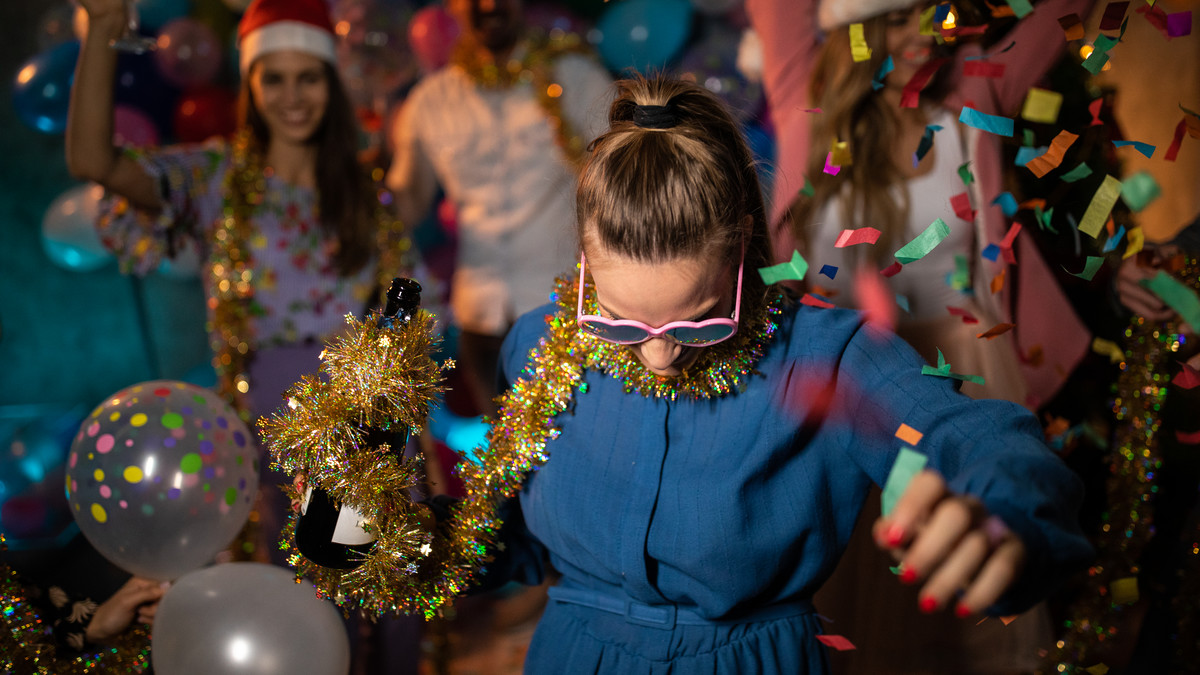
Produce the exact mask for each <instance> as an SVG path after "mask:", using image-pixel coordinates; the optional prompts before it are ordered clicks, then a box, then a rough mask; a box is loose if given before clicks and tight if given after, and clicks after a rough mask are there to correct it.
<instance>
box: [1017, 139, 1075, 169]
mask: <svg viewBox="0 0 1200 675" xmlns="http://www.w3.org/2000/svg"><path fill="white" fill-rule="evenodd" d="M1077 138H1079V136H1078V135H1077V134H1073V133H1071V132H1069V131H1067V130H1066V129H1063V130H1062V131H1060V132H1058V135H1057V136H1055V137H1054V140H1053V141H1050V149H1049V150H1047V151H1046V152H1045V153H1043V154H1042V155H1041V156H1039V157H1036V158H1034V159H1032V160H1030V161H1029V163H1027V164H1026V165H1025V168H1027V169H1029V170H1030V171H1032V172H1033V175H1035V176H1037V177H1038V178H1041V177H1042V176H1045V175H1046V174H1048V173H1050V172H1051V171H1053V170H1054V169H1056V168H1058V165H1059V164H1062V161H1063V155H1064V154H1066V152H1067V148H1070V147H1071V144H1072V143H1074V142H1075V139H1077Z"/></svg>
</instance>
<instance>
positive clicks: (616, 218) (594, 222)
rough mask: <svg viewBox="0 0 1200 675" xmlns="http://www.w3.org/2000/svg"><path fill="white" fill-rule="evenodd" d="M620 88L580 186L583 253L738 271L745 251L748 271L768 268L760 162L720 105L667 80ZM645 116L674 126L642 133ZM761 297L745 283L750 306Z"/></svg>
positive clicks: (754, 285)
mask: <svg viewBox="0 0 1200 675" xmlns="http://www.w3.org/2000/svg"><path fill="white" fill-rule="evenodd" d="M616 86H617V97H616V100H615V101H614V102H613V104H612V108H611V109H610V111H609V128H608V131H606V132H605V133H604V134H602V135H601V136H600V137H599V138H597V139H596V141H595V142H594V143H593V145H592V152H591V156H590V158H589V159H588V161H587V163H586V164H585V165H584V167H583V171H582V173H581V174H580V178H579V188H578V192H577V212H576V213H577V230H578V234H579V241H580V242H581V244H583V245H584V247H585V248H586V246H587V245H588V244H589V243H598V244H600V245H602V246H604V247H605V248H606V249H609V250H611V251H613V252H616V253H619V254H621V255H624V256H628V257H630V258H633V259H635V260H639V261H643V262H651V263H654V262H663V261H669V260H673V259H676V258H679V257H681V256H693V255H712V254H718V255H720V256H721V257H722V259H723V260H727V261H736V260H737V257H738V254H739V253H740V252H741V251H742V246H743V243H744V245H745V256H746V257H745V265H746V268H747V269H749V270H756V269H758V268H760V267H764V266H766V265H770V264H771V262H772V259H771V244H770V241H769V239H768V236H767V221H766V216H765V212H764V209H763V200H762V193H761V192H760V189H759V184H758V174H757V172H756V170H755V163H754V158H753V155H751V153H750V149H749V148H748V147H747V146H746V142H745V140H744V139H743V138H742V135H741V132H740V131H739V130H738V127H737V124H736V123H735V122H734V121H733V118H732V117H731V116H730V114H729V112H728V111H727V110H726V109H725V106H724V105H723V104H722V103H721V101H720V100H719V99H717V98H716V97H715V96H713V95H712V94H711V93H710V92H709V91H708V90H706V89H704V88H703V87H700V86H697V85H695V84H693V83H690V82H684V81H681V80H674V79H668V78H665V77H662V76H653V77H650V78H646V77H638V78H635V79H628V80H621V81H619V82H617V83H616ZM639 106H662V107H664V108H665V109H666V114H667V115H668V116H669V117H670V119H671V120H672V121H673V122H674V124H673V125H671V126H669V127H668V128H660V129H652V128H645V127H643V126H638V125H637V124H635V123H634V121H633V120H634V114H635V111H636V110H637V109H638V108H639ZM747 221H749V228H747V226H746V224H747ZM763 291H764V288H763V284H762V281H761V279H760V278H759V275H758V274H756V273H754V272H750V273H748V274H746V275H745V280H744V282H743V294H744V297H746V298H752V297H755V293H757V295H758V296H759V297H761V295H762V293H763Z"/></svg>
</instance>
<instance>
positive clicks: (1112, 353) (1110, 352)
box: [1092, 338, 1125, 363]
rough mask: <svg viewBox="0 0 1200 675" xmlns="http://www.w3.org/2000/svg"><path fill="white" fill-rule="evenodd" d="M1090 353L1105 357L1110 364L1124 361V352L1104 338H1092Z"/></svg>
mask: <svg viewBox="0 0 1200 675" xmlns="http://www.w3.org/2000/svg"><path fill="white" fill-rule="evenodd" d="M1092 351H1093V352H1095V353H1097V354H1099V355H1101V356H1107V357H1108V360H1109V362H1111V363H1120V362H1122V361H1124V360H1125V350H1123V349H1121V348H1120V347H1119V346H1118V345H1117V343H1115V342H1112V341H1111V340H1105V339H1104V338H1092Z"/></svg>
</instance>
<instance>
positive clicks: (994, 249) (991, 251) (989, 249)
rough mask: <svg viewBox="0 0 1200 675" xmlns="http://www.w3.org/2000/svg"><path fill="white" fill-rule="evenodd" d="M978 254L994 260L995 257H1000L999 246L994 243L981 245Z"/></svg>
mask: <svg viewBox="0 0 1200 675" xmlns="http://www.w3.org/2000/svg"><path fill="white" fill-rule="evenodd" d="M979 255H980V256H981V257H983V258H985V259H987V260H990V261H992V262H996V258H999V257H1000V247H999V246H997V245H995V244H988V245H987V246H984V247H983V251H982V252H981V253H980V254H979Z"/></svg>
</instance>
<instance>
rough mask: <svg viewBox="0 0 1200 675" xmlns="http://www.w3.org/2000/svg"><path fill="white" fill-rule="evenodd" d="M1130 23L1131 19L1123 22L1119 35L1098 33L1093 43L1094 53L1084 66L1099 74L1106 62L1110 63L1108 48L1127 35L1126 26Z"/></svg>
mask: <svg viewBox="0 0 1200 675" xmlns="http://www.w3.org/2000/svg"><path fill="white" fill-rule="evenodd" d="M1128 25H1129V20H1128V19H1126V20H1125V21H1123V22H1122V23H1121V35H1120V36H1118V37H1115V38H1113V37H1109V36H1107V35H1097V36H1096V41H1095V42H1093V43H1092V53H1091V54H1088V57H1087V58H1086V59H1084V61H1083V67H1084V68H1085V69H1087V71H1088V72H1089V73H1091V74H1093V75H1098V74H1099V73H1100V69H1101V68H1103V67H1104V64H1106V63H1108V50H1110V49H1112V48H1113V47H1114V46H1116V44H1117V43H1118V42H1120V41H1121V38H1122V37H1124V36H1125V28H1126V26H1128Z"/></svg>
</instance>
